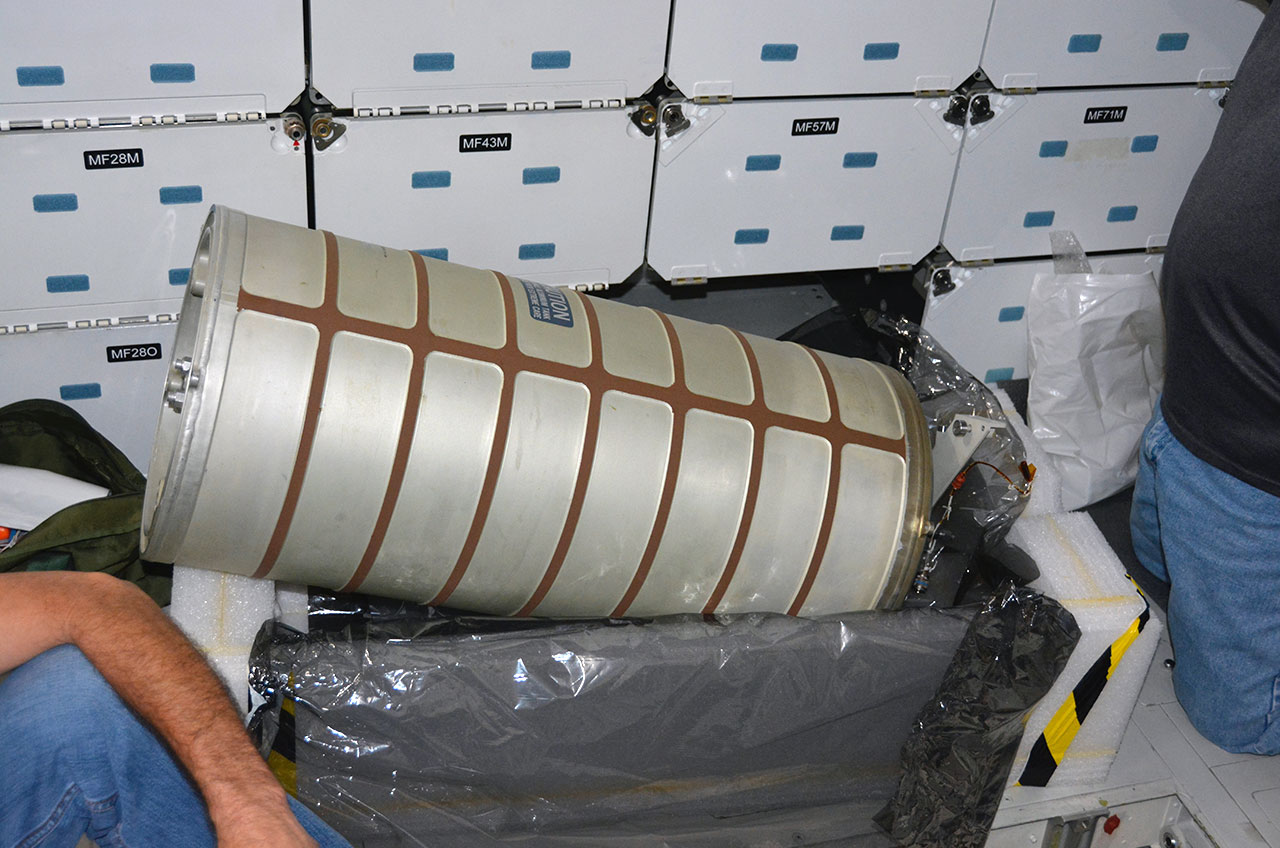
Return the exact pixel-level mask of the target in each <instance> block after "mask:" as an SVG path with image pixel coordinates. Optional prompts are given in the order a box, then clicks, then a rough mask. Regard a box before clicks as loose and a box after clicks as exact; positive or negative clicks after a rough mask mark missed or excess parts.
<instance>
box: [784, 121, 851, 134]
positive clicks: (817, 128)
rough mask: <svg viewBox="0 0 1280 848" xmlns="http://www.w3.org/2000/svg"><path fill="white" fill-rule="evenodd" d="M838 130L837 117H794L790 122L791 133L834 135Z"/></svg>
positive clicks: (838, 122)
mask: <svg viewBox="0 0 1280 848" xmlns="http://www.w3.org/2000/svg"><path fill="white" fill-rule="evenodd" d="M839 131H840V119H839V118H796V119H795V120H794V121H792V122H791V134H792V135H835V134H836V133H838V132H839Z"/></svg>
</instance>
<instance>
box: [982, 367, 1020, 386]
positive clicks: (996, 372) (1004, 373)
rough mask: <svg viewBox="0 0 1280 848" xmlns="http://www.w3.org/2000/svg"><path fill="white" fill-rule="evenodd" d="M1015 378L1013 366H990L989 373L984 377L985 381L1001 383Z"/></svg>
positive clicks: (983, 380)
mask: <svg viewBox="0 0 1280 848" xmlns="http://www.w3.org/2000/svg"><path fill="white" fill-rule="evenodd" d="M1012 379H1013V369H1012V368H989V369H987V374H986V376H985V377H983V378H982V382H984V383H1000V382H1003V381H1005V380H1012Z"/></svg>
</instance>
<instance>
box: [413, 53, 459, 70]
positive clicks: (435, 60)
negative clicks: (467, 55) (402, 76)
mask: <svg viewBox="0 0 1280 848" xmlns="http://www.w3.org/2000/svg"><path fill="white" fill-rule="evenodd" d="M413 69H414V70H415V71H417V72H418V73H420V74H422V73H429V72H432V71H452V70H453V54H452V53H414V54H413Z"/></svg>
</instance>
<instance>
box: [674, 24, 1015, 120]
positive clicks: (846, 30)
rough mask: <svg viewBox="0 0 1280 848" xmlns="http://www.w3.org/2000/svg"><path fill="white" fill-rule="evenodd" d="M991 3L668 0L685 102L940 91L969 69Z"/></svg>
mask: <svg viewBox="0 0 1280 848" xmlns="http://www.w3.org/2000/svg"><path fill="white" fill-rule="evenodd" d="M990 14H991V0H952V2H947V3H937V2H934V0H860V2H857V3H851V2H849V0H807V2H803V3H778V2H776V0H677V2H676V8H675V14H674V16H673V17H672V23H671V56H670V59H669V61H668V75H669V76H670V77H671V80H672V81H673V82H674V83H675V84H676V86H677V87H678V88H679V89H680V91H681V92H683V93H684V94H685V95H686V96H687V97H691V98H692V97H715V96H723V95H732V96H733V97H781V96H787V95H826V94H870V93H885V92H913V91H947V90H951V89H953V88H955V87H956V86H957V85H959V84H960V83H962V82H964V80H965V79H966V78H967V77H968V76H969V75H970V74H972V73H973V72H974V71H976V70H977V69H978V62H979V59H980V58H981V55H982V42H983V38H984V37H985V35H986V32H987V19H988V18H989V17H990Z"/></svg>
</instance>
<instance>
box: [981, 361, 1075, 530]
mask: <svg viewBox="0 0 1280 848" xmlns="http://www.w3.org/2000/svg"><path fill="white" fill-rule="evenodd" d="M987 388H989V389H991V390H992V391H993V392H995V396H996V400H998V401H999V402H1000V407H1001V409H1003V410H1004V414H1005V416H1006V417H1008V419H1009V426H1011V427H1013V431H1014V432H1015V433H1017V434H1018V438H1019V439H1021V440H1022V446H1023V449H1024V450H1025V451H1026V453H1027V462H1029V463H1031V464H1032V465H1034V466H1035V468H1036V476H1035V479H1033V480H1032V481H1031V497H1030V498H1028V499H1027V506H1026V509H1024V510H1023V511H1022V514H1023V515H1025V516H1033V515H1054V514H1056V513H1059V512H1062V511H1063V510H1062V475H1061V474H1059V473H1058V472H1057V470H1056V468H1055V466H1054V464H1053V462H1052V460H1050V458H1049V454H1048V453H1046V452H1045V450H1044V448H1042V447H1040V443H1039V442H1038V441H1036V437H1035V434H1033V433H1032V432H1031V428H1030V427H1028V426H1027V424H1026V422H1025V421H1023V420H1022V416H1021V415H1019V414H1018V410H1017V409H1016V408H1015V407H1014V405H1013V400H1012V399H1011V398H1010V397H1009V395H1008V394H1007V393H1006V392H1005V390H1004V389H1001V388H997V387H995V386H988V387H987Z"/></svg>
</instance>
